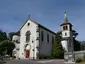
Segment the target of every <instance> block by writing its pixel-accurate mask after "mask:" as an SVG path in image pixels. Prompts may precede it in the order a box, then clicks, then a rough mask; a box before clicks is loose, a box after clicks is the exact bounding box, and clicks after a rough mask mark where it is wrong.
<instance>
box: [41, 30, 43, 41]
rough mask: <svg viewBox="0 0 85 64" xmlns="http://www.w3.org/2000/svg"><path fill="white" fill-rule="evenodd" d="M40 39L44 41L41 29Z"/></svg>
mask: <svg viewBox="0 0 85 64" xmlns="http://www.w3.org/2000/svg"><path fill="white" fill-rule="evenodd" d="M41 41H44V34H43V31H41Z"/></svg>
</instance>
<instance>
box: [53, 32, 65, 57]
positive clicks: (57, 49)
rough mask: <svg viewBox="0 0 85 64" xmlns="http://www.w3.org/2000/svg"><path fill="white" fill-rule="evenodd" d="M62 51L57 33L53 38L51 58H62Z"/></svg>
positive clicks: (58, 33)
mask: <svg viewBox="0 0 85 64" xmlns="http://www.w3.org/2000/svg"><path fill="white" fill-rule="evenodd" d="M63 55H64V51H63V48H62V45H61V37H60V32H57V34H56V37H55V42H54V46H53V52H52V56H53V57H54V58H63V57H64V56H63Z"/></svg>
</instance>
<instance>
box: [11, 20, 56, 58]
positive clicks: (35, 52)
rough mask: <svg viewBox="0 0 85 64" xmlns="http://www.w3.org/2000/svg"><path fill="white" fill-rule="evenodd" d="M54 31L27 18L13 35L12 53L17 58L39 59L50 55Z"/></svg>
mask: <svg viewBox="0 0 85 64" xmlns="http://www.w3.org/2000/svg"><path fill="white" fill-rule="evenodd" d="M54 39H55V33H54V32H53V31H51V30H49V29H48V28H46V27H44V26H42V25H41V24H39V23H37V22H35V21H33V20H31V19H28V20H27V21H26V22H25V23H24V25H23V26H22V27H21V28H20V30H19V31H18V32H17V33H16V34H15V35H14V36H13V38H12V40H13V42H14V44H15V48H14V50H13V55H14V56H16V58H17V59H19V58H20V59H39V57H40V56H51V54H52V47H53V43H54Z"/></svg>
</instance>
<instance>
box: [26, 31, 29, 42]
mask: <svg viewBox="0 0 85 64" xmlns="http://www.w3.org/2000/svg"><path fill="white" fill-rule="evenodd" d="M29 40H30V31H27V32H26V42H29Z"/></svg>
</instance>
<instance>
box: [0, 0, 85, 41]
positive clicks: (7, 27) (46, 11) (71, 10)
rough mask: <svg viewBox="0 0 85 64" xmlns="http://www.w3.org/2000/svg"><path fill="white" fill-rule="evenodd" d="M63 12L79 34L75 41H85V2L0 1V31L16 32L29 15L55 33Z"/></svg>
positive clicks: (55, 0)
mask: <svg viewBox="0 0 85 64" xmlns="http://www.w3.org/2000/svg"><path fill="white" fill-rule="evenodd" d="M64 12H67V17H68V19H69V22H70V23H72V24H73V29H75V30H76V31H77V32H78V33H79V35H78V37H77V39H78V40H81V41H82V40H85V0H0V29H1V30H3V31H5V32H7V33H9V32H16V31H18V30H19V28H20V27H21V26H22V25H23V23H24V22H25V21H26V20H27V19H28V17H29V14H30V16H31V19H33V20H35V21H36V22H38V23H40V24H42V25H44V26H45V27H47V28H49V29H51V30H52V31H54V32H57V31H60V24H62V23H63V22H64Z"/></svg>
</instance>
